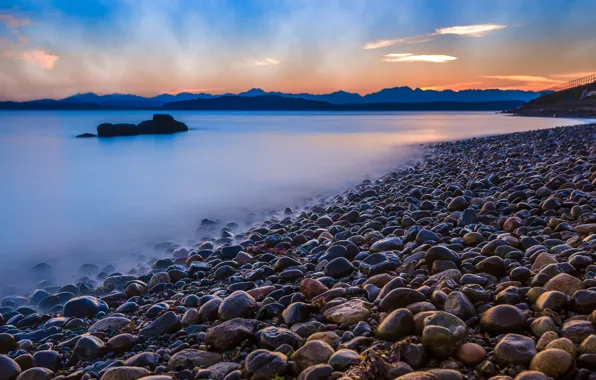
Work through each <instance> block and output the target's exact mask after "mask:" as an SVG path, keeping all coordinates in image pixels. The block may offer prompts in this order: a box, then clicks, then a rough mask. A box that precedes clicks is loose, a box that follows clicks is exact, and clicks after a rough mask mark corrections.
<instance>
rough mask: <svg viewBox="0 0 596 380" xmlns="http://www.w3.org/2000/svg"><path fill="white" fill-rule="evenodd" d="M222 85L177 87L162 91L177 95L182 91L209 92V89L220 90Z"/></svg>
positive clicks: (193, 92)
mask: <svg viewBox="0 0 596 380" xmlns="http://www.w3.org/2000/svg"><path fill="white" fill-rule="evenodd" d="M222 90H223V87H211V88H178V89H176V90H171V91H164V93H166V94H170V95H177V94H180V93H182V92H188V93H191V94H198V93H201V92H210V91H222Z"/></svg>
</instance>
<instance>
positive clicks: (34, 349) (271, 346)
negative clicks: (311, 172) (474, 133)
mask: <svg viewBox="0 0 596 380" xmlns="http://www.w3.org/2000/svg"><path fill="white" fill-rule="evenodd" d="M286 211H287V215H277V216H272V217H271V218H270V219H269V220H267V221H264V222H263V223H262V225H261V226H260V227H258V228H253V229H251V230H249V231H247V232H245V233H243V232H241V231H238V228H239V226H238V225H236V224H234V223H230V224H228V225H227V226H225V227H223V229H221V230H219V229H217V230H215V232H216V233H217V236H218V238H217V239H211V240H205V241H202V242H200V243H197V244H196V245H194V246H186V247H183V246H178V245H175V244H173V243H165V244H160V245H158V246H156V249H157V250H159V252H160V253H161V254H162V258H161V259H159V260H156V261H154V262H152V265H151V270H150V271H148V273H142V274H122V273H117V272H116V269H115V268H113V267H112V268H110V267H106V268H104V271H103V274H102V277H101V281H98V282H97V283H99V284H100V285H99V286H96V285H95V284H96V282H95V281H92V280H89V281H82V282H79V283H73V284H68V285H64V286H62V287H61V288H59V289H57V290H55V289H53V288H47V289H49V290H52V291H51V292H50V291H48V290H47V289H37V290H35V291H33V292H31V293H30V294H27V295H22V294H12V295H7V296H6V297H4V298H3V299H2V307H1V308H0V380H15V379H17V380H30V379H35V380H37V379H43V380H45V379H57V380H58V379H60V380H82V379H85V380H88V379H101V380H136V379H145V380H174V379H176V380H187V379H188V380H190V379H225V380H240V379H255V380H257V379H294V378H298V379H302V380H307V379H308V380H311V379H342V380H347V379H403V380H451V379H453V380H459V379H470V380H475V379H493V380H507V379H515V380H542V379H544V380H546V379H548V378H553V379H587V380H594V379H596V263H595V260H596V124H583V125H578V126H572V127H559V128H553V129H542V130H536V131H528V132H518V133H512V134H506V135H498V136H489V137H481V138H472V139H468V140H462V141H455V142H443V143H437V144H432V145H430V146H429V147H428V148H427V151H426V153H425V156H424V158H423V159H422V160H420V161H419V162H417V163H415V164H414V165H412V166H411V167H403V168H398V169H396V170H394V171H391V172H388V173H387V174H386V175H384V176H383V177H381V178H379V179H377V180H374V181H370V180H365V181H363V182H362V183H361V184H360V185H358V186H355V187H354V188H352V189H350V190H348V191H346V192H344V193H342V194H341V195H337V196H336V197H332V198H328V199H325V200H323V201H321V202H320V203H319V204H317V205H315V206H313V207H310V208H309V209H308V210H306V211H303V212H301V213H299V214H297V215H295V214H292V210H286ZM201 228H202V229H204V230H205V231H213V230H214V229H215V228H216V227H215V226H214V225H213V224H212V223H211V222H210V221H204V222H203V223H202V225H201ZM86 269H87V270H88V271H89V275H90V276H91V274H92V273H95V272H94V271H92V270H91V269H92V268H86ZM37 270H39V273H40V274H42V275H43V271H44V270H47V268H46V267H40V268H37ZM108 272H110V273H108ZM106 276H107V277H106ZM54 290H55V291H54Z"/></svg>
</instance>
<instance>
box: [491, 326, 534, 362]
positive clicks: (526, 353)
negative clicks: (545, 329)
mask: <svg viewBox="0 0 596 380" xmlns="http://www.w3.org/2000/svg"><path fill="white" fill-rule="evenodd" d="M494 353H495V358H496V360H497V362H499V363H501V364H503V365H509V364H516V365H524V366H525V365H528V363H530V361H531V360H532V358H533V357H534V355H536V346H535V345H534V340H533V339H532V338H528V337H527V336H523V335H518V334H507V335H505V337H504V338H503V339H501V341H499V343H497V345H496V346H495V350H494Z"/></svg>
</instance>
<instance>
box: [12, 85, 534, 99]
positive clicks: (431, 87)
mask: <svg viewBox="0 0 596 380" xmlns="http://www.w3.org/2000/svg"><path fill="white" fill-rule="evenodd" d="M396 88H409V89H411V90H412V91H416V90H420V91H436V92H444V91H452V92H461V91H491V90H499V91H522V92H530V93H539V92H542V91H545V90H524V89H516V88H511V87H506V88H498V87H491V88H462V89H450V88H441V86H428V87H410V86H407V85H405V86H394V87H384V88H381V89H380V90H377V91H373V92H369V93H364V94H363V93H360V92H350V91H345V90H341V89H340V90H335V91H331V92H320V93H319V92H283V91H275V90H273V91H270V90H265V89H263V88H261V87H252V88H250V89H248V90H245V91H240V92H237V93H232V92H222V93H217V92H213V93H210V92H205V91H201V92H196V93H193V92H189V91H180V92H174V91H170V92H159V93H156V94H155V95H149V96H147V95H139V94H134V93H129V92H126V93H125V92H106V93H102V92H94V91H88V92H77V93H75V94H72V95H69V96H66V97H64V98H49V97H48V98H34V99H29V100H22V101H17V100H11V99H5V100H2V99H1V98H0V101H2V102H15V103H24V102H31V101H37V100H56V101H60V100H64V99H67V98H70V97H73V96H77V95H86V94H93V95H97V96H108V95H130V96H138V97H142V98H145V99H148V98H154V97H157V96H160V95H171V96H177V95H180V94H184V93H187V94H191V95H201V94H206V95H214V96H226V95H228V96H238V95H239V94H242V93H246V92H249V91H252V90H261V91H263V92H265V93H281V94H287V95H305V94H306V95H330V94H334V93H337V92H345V93H348V94H354V95H358V96H360V97H365V96H367V95H371V94H375V93H378V92H380V91H383V90H392V89H396ZM206 90H208V89H206ZM273 95H275V94H273Z"/></svg>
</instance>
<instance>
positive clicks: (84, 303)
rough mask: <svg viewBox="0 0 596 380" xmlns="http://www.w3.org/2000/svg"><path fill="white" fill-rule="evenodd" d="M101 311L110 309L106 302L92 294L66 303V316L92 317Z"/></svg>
mask: <svg viewBox="0 0 596 380" xmlns="http://www.w3.org/2000/svg"><path fill="white" fill-rule="evenodd" d="M100 311H106V312H107V311H108V307H107V305H106V304H105V302H103V301H100V300H98V299H97V298H95V297H92V296H82V297H75V298H72V299H70V300H69V301H68V302H67V303H66V304H65V305H64V312H63V314H64V316H65V317H79V318H82V317H92V316H94V315H95V314H97V313H98V312H100Z"/></svg>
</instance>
